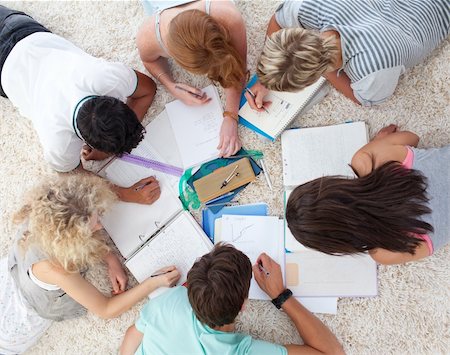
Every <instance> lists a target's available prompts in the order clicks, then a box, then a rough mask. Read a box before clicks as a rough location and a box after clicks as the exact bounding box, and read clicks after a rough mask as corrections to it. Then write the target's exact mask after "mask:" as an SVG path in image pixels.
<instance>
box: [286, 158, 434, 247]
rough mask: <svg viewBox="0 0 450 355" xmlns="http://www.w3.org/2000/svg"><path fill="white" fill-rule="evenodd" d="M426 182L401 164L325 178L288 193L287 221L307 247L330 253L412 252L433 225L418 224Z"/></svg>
mask: <svg viewBox="0 0 450 355" xmlns="http://www.w3.org/2000/svg"><path fill="white" fill-rule="evenodd" d="M426 188H427V184H426V178H425V177H424V176H423V175H422V174H421V173H420V172H419V171H417V170H411V169H406V168H404V167H403V166H401V164H400V163H398V162H388V163H386V164H384V165H382V166H380V167H379V168H377V169H375V170H374V171H372V172H371V173H370V174H369V175H367V176H364V177H361V178H356V179H349V178H343V177H339V176H329V177H323V178H319V179H316V180H313V181H311V182H308V183H306V184H303V185H300V186H298V187H297V188H296V189H295V190H294V191H293V192H292V194H291V195H290V197H289V201H288V203H287V207H286V220H287V223H288V227H289V229H290V230H291V232H292V234H293V235H294V237H295V238H296V239H297V240H298V241H299V242H300V243H302V244H303V245H304V246H306V247H308V248H312V249H316V250H318V251H321V252H324V253H327V254H332V255H342V254H353V253H361V252H365V251H369V250H371V249H375V248H383V249H387V250H390V251H393V252H408V253H411V254H414V252H415V249H416V247H417V246H418V245H419V243H420V242H421V241H422V239H420V238H417V237H415V236H414V234H426V233H428V232H431V231H433V227H432V226H431V225H430V224H428V223H426V222H424V221H422V220H420V216H422V215H424V214H427V213H430V212H431V210H430V209H429V208H428V207H427V206H426V203H427V201H428V198H427V196H426Z"/></svg>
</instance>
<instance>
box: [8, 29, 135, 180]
mask: <svg viewBox="0 0 450 355" xmlns="http://www.w3.org/2000/svg"><path fill="white" fill-rule="evenodd" d="M1 83H2V86H3V89H4V91H5V93H6V95H7V96H8V98H9V99H10V100H11V102H12V103H13V105H14V106H15V107H17V108H18V109H19V112H20V113H21V114H22V115H23V116H25V117H27V118H29V119H30V120H31V121H32V122H33V125H34V127H35V129H36V131H37V133H38V135H39V139H40V141H41V144H42V146H43V149H44V157H45V159H46V160H47V161H48V163H49V164H50V165H51V166H52V168H54V169H55V170H57V171H60V172H67V171H71V170H73V169H75V168H76V167H77V166H78V165H79V163H80V151H81V148H82V145H83V141H82V140H81V139H79V138H78V137H77V135H76V134H75V131H74V128H73V123H72V122H73V116H74V110H75V108H76V106H77V104H78V103H79V102H80V101H81V100H82V99H83V98H85V97H87V96H91V95H99V96H103V95H105V96H112V97H115V98H117V99H119V100H122V101H123V102H126V98H127V97H128V96H131V95H132V94H133V93H134V91H135V90H136V87H137V75H136V73H135V72H134V71H133V70H132V69H131V68H128V67H126V66H125V65H123V64H121V63H110V62H107V61H105V60H103V59H99V58H94V57H92V56H91V55H89V54H87V53H86V52H84V51H83V50H81V49H80V48H78V47H76V46H75V45H74V44H72V43H70V42H69V41H67V40H65V39H64V38H62V37H59V36H57V35H55V34H52V33H46V32H38V33H34V34H32V35H30V36H28V37H26V38H24V39H23V40H21V41H19V42H18V43H17V44H16V45H15V47H14V48H13V50H12V51H11V53H10V54H9V56H8V58H7V59H6V61H5V64H4V66H3V70H2V74H1Z"/></svg>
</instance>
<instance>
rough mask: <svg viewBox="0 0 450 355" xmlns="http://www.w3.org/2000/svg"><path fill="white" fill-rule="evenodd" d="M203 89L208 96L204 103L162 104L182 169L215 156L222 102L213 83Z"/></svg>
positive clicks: (217, 152) (216, 155)
mask: <svg viewBox="0 0 450 355" xmlns="http://www.w3.org/2000/svg"><path fill="white" fill-rule="evenodd" d="M203 91H204V92H205V93H206V94H207V95H208V97H210V98H211V101H210V102H209V103H208V104H205V105H200V106H187V105H185V104H184V103H182V102H181V101H180V100H176V101H173V102H170V103H168V104H167V105H166V110H167V115H168V116H169V121H170V123H171V126H172V130H173V132H174V136H175V139H176V141H177V145H178V151H179V152H180V156H181V160H182V162H183V167H184V169H187V168H190V167H193V166H196V165H199V164H202V163H204V162H206V161H209V160H212V159H215V158H217V157H218V156H219V151H218V150H217V146H218V145H219V133H220V127H221V125H222V121H223V117H222V105H221V102H220V100H219V96H218V94H217V91H216V88H215V87H214V86H213V85H210V86H207V87H206V88H204V89H203Z"/></svg>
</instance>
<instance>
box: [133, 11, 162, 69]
mask: <svg viewBox="0 0 450 355" xmlns="http://www.w3.org/2000/svg"><path fill="white" fill-rule="evenodd" d="M136 45H137V48H138V50H139V54H140V56H141V59H142V61H144V62H146V61H150V62H151V61H154V60H155V59H157V58H158V57H160V56H161V53H160V51H161V48H160V46H159V43H158V41H157V39H156V32H155V16H154V15H152V16H150V17H149V18H147V19H146V20H145V21H144V22H143V23H142V25H141V26H140V27H139V30H138V33H137V35H136Z"/></svg>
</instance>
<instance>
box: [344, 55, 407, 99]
mask: <svg viewBox="0 0 450 355" xmlns="http://www.w3.org/2000/svg"><path fill="white" fill-rule="evenodd" d="M362 62H363V61H361V63H362ZM404 70H405V67H404V66H403V65H399V66H396V67H393V68H388V69H380V70H377V71H375V72H373V73H370V74H369V75H366V76H365V77H363V78H361V79H360V80H358V81H355V82H352V83H351V87H352V89H353V93H354V95H355V97H356V98H357V99H358V101H359V102H360V103H361V104H362V105H364V106H372V105H378V104H380V103H382V102H384V101H386V100H387V99H388V98H389V97H390V96H391V95H392V94H393V93H394V91H395V88H396V87H397V84H398V80H399V78H400V75H401V74H402V73H403V72H404Z"/></svg>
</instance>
